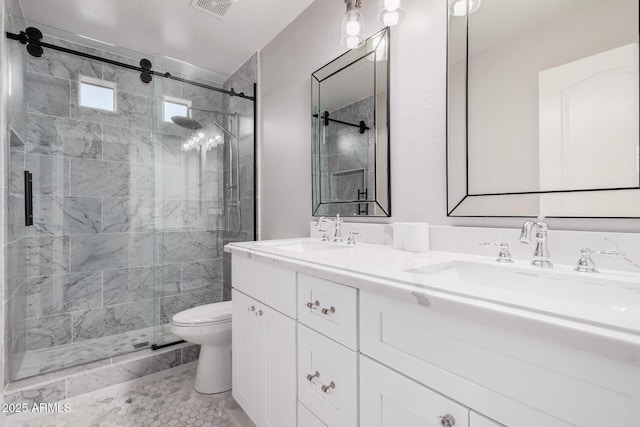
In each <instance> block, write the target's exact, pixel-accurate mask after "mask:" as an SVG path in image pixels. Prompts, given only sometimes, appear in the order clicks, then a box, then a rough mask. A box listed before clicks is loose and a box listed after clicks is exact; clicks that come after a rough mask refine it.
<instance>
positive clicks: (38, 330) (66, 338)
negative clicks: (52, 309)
mask: <svg viewBox="0 0 640 427" xmlns="http://www.w3.org/2000/svg"><path fill="white" fill-rule="evenodd" d="M70 342H71V314H68V313H65V314H58V315H55V316H47V317H37V318H34V319H27V351H30V350H38V349H40V348H47V347H54V346H57V345H62V344H69V343H70Z"/></svg>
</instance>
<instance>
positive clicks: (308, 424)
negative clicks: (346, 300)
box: [298, 402, 327, 427]
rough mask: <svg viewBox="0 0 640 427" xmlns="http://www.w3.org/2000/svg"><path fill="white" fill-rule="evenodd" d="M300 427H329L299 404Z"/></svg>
mask: <svg viewBox="0 0 640 427" xmlns="http://www.w3.org/2000/svg"><path fill="white" fill-rule="evenodd" d="M298 427H327V425H326V424H325V423H323V422H322V421H320V420H319V419H318V417H316V416H315V415H313V414H312V413H311V411H310V410H308V409H307V407H306V406H304V405H303V404H302V403H300V402H298Z"/></svg>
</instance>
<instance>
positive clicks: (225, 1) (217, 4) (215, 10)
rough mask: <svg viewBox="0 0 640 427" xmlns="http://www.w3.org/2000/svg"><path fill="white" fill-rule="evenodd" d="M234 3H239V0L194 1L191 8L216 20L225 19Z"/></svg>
mask: <svg viewBox="0 0 640 427" xmlns="http://www.w3.org/2000/svg"><path fill="white" fill-rule="evenodd" d="M234 3H238V0H192V1H191V7H192V8H194V9H197V10H199V11H201V12H206V13H208V14H209V15H213V16H215V17H216V18H219V19H224V16H225V15H226V14H227V12H229V9H231V6H232V5H233V4H234Z"/></svg>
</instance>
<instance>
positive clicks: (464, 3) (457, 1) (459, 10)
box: [449, 0, 481, 16]
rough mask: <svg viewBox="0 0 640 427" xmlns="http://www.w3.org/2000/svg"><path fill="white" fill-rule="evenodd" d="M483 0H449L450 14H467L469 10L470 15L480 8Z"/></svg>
mask: <svg viewBox="0 0 640 427" xmlns="http://www.w3.org/2000/svg"><path fill="white" fill-rule="evenodd" d="M480 2H481V0H449V15H451V16H465V15H466V14H467V11H468V12H469V15H471V14H472V13H473V12H475V11H477V10H478V9H479V8H480Z"/></svg>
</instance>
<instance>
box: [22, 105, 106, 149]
mask: <svg viewBox="0 0 640 427" xmlns="http://www.w3.org/2000/svg"><path fill="white" fill-rule="evenodd" d="M27 152H28V153H32V154H45V155H52V156H61V155H64V156H68V157H82V158H87V159H99V158H101V157H102V126H101V125H99V124H96V123H91V122H83V121H79V120H73V119H67V118H61V117H52V116H43V115H40V114H28V115H27Z"/></svg>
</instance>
